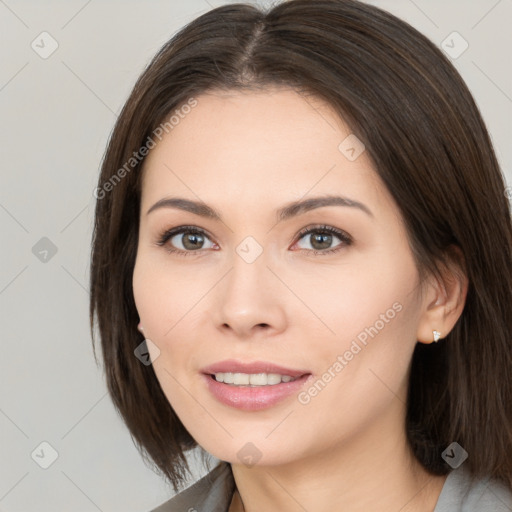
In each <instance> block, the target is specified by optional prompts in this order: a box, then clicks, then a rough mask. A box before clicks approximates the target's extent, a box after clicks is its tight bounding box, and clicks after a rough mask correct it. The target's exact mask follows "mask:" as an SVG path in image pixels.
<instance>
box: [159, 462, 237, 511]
mask: <svg viewBox="0 0 512 512" xmlns="http://www.w3.org/2000/svg"><path fill="white" fill-rule="evenodd" d="M234 490H235V481H234V479H233V473H232V472H231V466H230V465H229V464H228V463H227V462H220V463H219V464H218V465H217V466H215V468H213V469H212V470H211V471H210V472H209V473H208V474H207V475H205V476H204V477H203V478H201V479H200V480H198V481H197V482H196V483H194V484H193V485H191V486H190V487H188V488H187V489H185V490H184V491H182V492H180V493H179V494H177V495H176V496H174V497H173V498H171V499H170V500H169V501H166V502H165V503H163V504H162V505H160V506H159V507H157V508H155V509H153V510H152V511H151V512H175V511H176V512H177V511H179V512H226V511H227V510H228V507H229V504H230V503H231V498H232V496H233V492H234Z"/></svg>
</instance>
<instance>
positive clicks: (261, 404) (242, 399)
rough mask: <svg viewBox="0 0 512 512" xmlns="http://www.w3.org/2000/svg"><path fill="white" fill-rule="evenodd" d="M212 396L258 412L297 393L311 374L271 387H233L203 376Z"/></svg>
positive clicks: (245, 409)
mask: <svg viewBox="0 0 512 512" xmlns="http://www.w3.org/2000/svg"><path fill="white" fill-rule="evenodd" d="M203 376H204V378H205V379H206V385H207V386H208V389H209V390H210V392H211V393H212V395H213V396H214V397H215V398H216V399H217V400H218V401H219V402H221V403H223V404H225V405H229V406H230V407H235V408H236V409H242V410H244V411H258V410H261V409H267V408H269V407H272V406H274V405H276V404H277V403H279V402H281V401H282V400H285V399H286V398H288V397H290V396H291V395H293V394H296V393H298V392H299V390H300V388H301V387H303V386H304V383H305V382H306V381H307V380H308V379H309V377H311V374H308V375H303V376H302V377H299V378H298V379H296V380H294V381H292V382H281V383H280V384H274V385H273V386H254V387H250V386H233V385H232V384H224V383H223V382H217V381H216V380H215V379H214V378H212V376H211V375H203Z"/></svg>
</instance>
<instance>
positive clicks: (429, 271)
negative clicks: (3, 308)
mask: <svg viewBox="0 0 512 512" xmlns="http://www.w3.org/2000/svg"><path fill="white" fill-rule="evenodd" d="M504 192H505V185H504V181H503V177H502V175H501V172H500V170H499V167H498V163H497V161H496V157H495V154H494V151H493V148H492V145H491V142H490V139H489V136H488V133H487V131H486V128H485V126H484V123H483V121H482V119H481V117H480V114H479V112H478V109H477V107H476V105H475V103H474V101H473V99H472V97H471V95H470V93H469V91H468V89H467V87H466V86H465V84H464V83H463V81H462V79H461V78H460V76H459V75H458V73H457V72H456V71H455V69H454V68H453V66H452V65H451V64H450V62H449V61H448V60H447V59H446V58H445V57H444V56H443V54H442V53H441V51H440V50H438V49H437V48H436V47H435V46H434V45H433V44H432V43H431V42H429V41H428V40H427V39H426V38H425V37H424V36H422V35H421V34H419V33H418V32H417V31H416V30H415V29H413V28H411V27H410V26H409V25H408V24H406V23H405V22H403V21H400V20H398V19H397V18H396V17H394V16H392V15H390V14H388V13H387V12H384V11H382V10H379V9H378V8H375V7H372V6H369V5H366V4H363V3H359V2H356V1H352V0H319V1H312V0H291V1H288V2H285V3H281V4H278V5H276V6H275V7H273V8H272V9H270V10H269V11H268V12H263V11H260V10H258V9H257V8H255V7H253V6H249V5H242V4H238V5H231V6H224V7H220V8H217V9H214V10H212V11H210V12H208V13H206V14H205V15H203V16H201V17H199V18H198V19H196V20H195V21H193V22H192V23H190V24H189V25H188V26H187V27H185V28H184V29H182V30H181V31H180V32H179V33H178V34H177V35H176V36H175V37H174V38H173V39H172V40H170V41H169V42H168V43H167V44H166V45H165V46H164V47H163V48H162V49H161V50H160V51H159V52H158V54H157V55H156V56H155V58H154V59H153V61H152V62H151V63H150V64H149V66H148V67H147V69H146V70H145V71H144V73H143V74H142V76H141V77H140V79H139V80H138V82H137V84H136V85H135V87H134V90H133V92H132V94H131V96H130V97H129V99H128V101H127V102H126V105H125V106H124V108H123V111H122V112H121V115H120V116H119V119H118V121H117V124H116V127H115V129H114V131H113V133H112V136H111V139H110V141H109V144H108V147H107V150H106V153H105V157H104V161H103V166H102V170H101V176H100V178H99V182H98V188H97V190H96V197H97V199H98V201H97V207H96V223H95V234H94V240H93V250H92V262H91V304H90V313H91V329H92V328H93V326H94V321H95V319H96V321H97V325H98V328H99V334H100V338H101V346H102V352H103V357H104V360H105V368H106V377H107V383H108V388H109V391H110V394H111V396H112V399H113V401H114V404H115V405H116V407H117V408H118V410H119V411H120V413H121V414H122V416H123V418H124V421H125V422H126V425H127V426H128V428H129V430H130V432H131V434H132V436H133V438H134V439H135V441H136V443H137V445H138V447H139V449H140V450H141V453H142V454H143V455H144V456H145V457H148V458H149V459H150V460H152V461H153V462H154V463H155V465H156V466H157V467H158V468H159V469H160V471H161V472H162V474H163V475H165V476H166V477H167V478H168V479H169V481H170V482H171V483H172V484H173V486H174V489H175V491H178V489H179V487H180V484H183V482H184V481H185V477H186V474H187V470H188V466H187V459H186V452H187V451H188V450H190V449H192V448H194V447H196V446H199V447H200V448H201V450H203V452H202V453H203V454H204V455H206V454H207V453H209V454H211V455H213V456H214V457H216V458H218V459H219V460H220V461H221V462H220V464H218V465H217V466H216V467H215V468H214V469H213V470H211V472H210V473H209V474H208V475H207V476H206V477H205V478H203V479H201V480H200V481H199V482H197V483H196V484H195V485H194V486H192V487H191V488H189V489H187V490H185V491H183V492H182V493H180V494H179V495H178V496H176V497H174V498H172V499H171V500H170V501H168V502H166V503H165V504H163V505H162V506H161V507H159V508H158V509H156V510H158V511H160V512H162V511H174V510H212V511H213V510H219V511H227V510H229V511H231V512H233V511H239V510H246V511H256V510H265V511H272V510H281V511H295V510H308V511H317V512H322V511H324V510H333V507H334V509H335V510H339V509H340V508H341V507H342V508H343V510H344V511H345V512H347V511H348V512H350V511H356V510H379V511H384V512H387V511H397V510H401V511H402V512H403V511H406V510H407V511H409V510H411V511H412V510H414V511H429V512H431V511H433V510H434V511H435V512H442V511H448V510H449V511H453V510H459V509H461V507H462V506H465V507H466V508H464V510H472V511H476V510H478V511H482V510H500V511H502V510H503V511H505V510H512V493H511V487H512V379H511V375H512V355H511V353H512V351H511V348H512V345H511V340H510V334H509V333H510V329H511V328H512V301H511V289H512V270H511V265H510V261H511V256H512V225H511V217H510V211H509V205H508V202H507V199H506V197H505V193H504ZM209 469H210V468H209Z"/></svg>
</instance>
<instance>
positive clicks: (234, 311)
mask: <svg viewBox="0 0 512 512" xmlns="http://www.w3.org/2000/svg"><path fill="white" fill-rule="evenodd" d="M216 288H217V290H216V293H215V297H214V301H215V303H214V304H213V306H212V307H213V309H214V315H213V316H214V321H215V323H216V327H217V328H218V329H219V330H221V331H223V334H224V335H226V334H229V333H231V335H232V336H233V338H235V339H243V340H249V339H253V338H254V337H255V336H256V337H257V336H264V337H268V336H271V335H274V334H277V333H279V332H282V331H283V330H284V329H285V328H286V312H285V311H286V307H285V306H286V302H287V299H289V297H288V295H287V293H286V292H287V290H286V287H285V286H284V285H283V283H282V281H281V280H280V279H279V278H278V277H276V270H275V269H272V268H270V262H269V259H268V258H267V254H266V253H265V251H264V252H263V253H262V254H260V255H259V256H258V257H257V258H256V259H255V260H254V261H252V262H250V260H246V259H244V257H241V256H239V254H235V255H234V257H233V258H232V267H231V269H230V270H229V271H228V272H227V274H226V275H225V277H224V278H223V279H222V280H221V282H220V283H219V284H218V286H217V287H216ZM288 293H289V291H288Z"/></svg>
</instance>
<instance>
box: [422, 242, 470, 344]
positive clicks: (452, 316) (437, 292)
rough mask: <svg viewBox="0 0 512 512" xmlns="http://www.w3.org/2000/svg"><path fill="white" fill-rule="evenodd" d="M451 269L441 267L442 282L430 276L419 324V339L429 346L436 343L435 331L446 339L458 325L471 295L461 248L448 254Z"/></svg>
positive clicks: (451, 249) (453, 246)
mask: <svg viewBox="0 0 512 512" xmlns="http://www.w3.org/2000/svg"><path fill="white" fill-rule="evenodd" d="M448 256H449V258H450V260H449V265H448V267H446V266H442V267H441V269H440V270H441V279H440V280H439V279H438V278H436V277H435V276H431V278H430V280H429V282H428V284H427V286H426V291H425V294H424V300H423V313H422V315H421V317H420V321H419V324H418V331H417V337H416V339H417V340H418V341H419V342H420V343H425V344H429V343H432V342H433V341H434V335H433V331H438V332H439V333H440V334H441V335H440V339H442V338H445V337H446V336H447V335H448V334H449V333H450V331H451V330H452V329H453V327H454V325H455V324H456V323H457V320H458V319H459V317H460V315H461V314H462V311H463V309H464V305H465V304H466V296H467V291H468V278H467V275H466V271H465V268H466V267H465V261H464V255H463V254H462V251H461V250H460V248H459V247H458V246H456V245H451V246H450V248H449V250H448Z"/></svg>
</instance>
